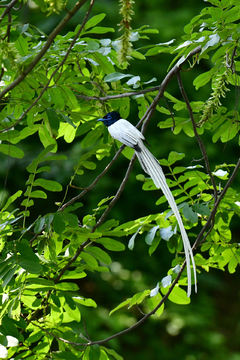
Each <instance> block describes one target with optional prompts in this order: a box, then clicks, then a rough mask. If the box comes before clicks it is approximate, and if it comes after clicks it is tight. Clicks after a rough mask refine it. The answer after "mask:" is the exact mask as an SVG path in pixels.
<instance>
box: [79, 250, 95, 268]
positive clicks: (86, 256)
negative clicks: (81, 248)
mask: <svg viewBox="0 0 240 360" xmlns="http://www.w3.org/2000/svg"><path fill="white" fill-rule="evenodd" d="M81 258H82V259H83V260H84V261H85V263H86V264H87V265H88V266H89V267H90V268H92V269H94V268H97V267H98V262H97V260H96V259H95V257H93V256H92V255H91V254H88V253H86V252H82V253H81Z"/></svg>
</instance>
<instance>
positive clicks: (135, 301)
mask: <svg viewBox="0 0 240 360" xmlns="http://www.w3.org/2000/svg"><path fill="white" fill-rule="evenodd" d="M149 294H150V290H144V291H143V292H140V293H137V294H135V295H134V296H133V297H132V299H131V301H130V303H129V306H128V309H129V308H131V307H132V306H133V305H136V304H137V305H138V304H141V303H142V302H143V300H144V299H145V297H146V296H148V295H149Z"/></svg>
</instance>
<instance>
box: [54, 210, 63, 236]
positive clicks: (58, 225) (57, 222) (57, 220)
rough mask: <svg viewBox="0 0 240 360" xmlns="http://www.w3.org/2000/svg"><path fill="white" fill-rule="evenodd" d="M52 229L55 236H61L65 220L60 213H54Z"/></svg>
mask: <svg viewBox="0 0 240 360" xmlns="http://www.w3.org/2000/svg"><path fill="white" fill-rule="evenodd" d="M53 229H54V231H56V233H57V234H59V235H61V234H62V233H63V231H64V230H65V219H64V216H63V214H62V212H56V213H55V214H54V218H53Z"/></svg>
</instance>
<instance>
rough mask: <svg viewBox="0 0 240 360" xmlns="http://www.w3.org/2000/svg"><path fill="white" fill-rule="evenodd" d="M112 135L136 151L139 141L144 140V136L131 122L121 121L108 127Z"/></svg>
mask: <svg viewBox="0 0 240 360" xmlns="http://www.w3.org/2000/svg"><path fill="white" fill-rule="evenodd" d="M108 131H109V133H110V135H111V136H112V137H113V138H114V139H116V140H119V141H121V142H122V143H123V144H125V145H127V146H129V147H131V148H133V149H135V148H136V146H137V145H138V142H139V140H144V139H145V138H144V136H143V134H142V133H141V132H140V131H139V130H138V129H137V128H135V126H133V125H132V124H131V123H130V122H129V121H127V120H124V119H120V120H118V121H116V122H115V123H114V124H112V125H110V126H109V127H108Z"/></svg>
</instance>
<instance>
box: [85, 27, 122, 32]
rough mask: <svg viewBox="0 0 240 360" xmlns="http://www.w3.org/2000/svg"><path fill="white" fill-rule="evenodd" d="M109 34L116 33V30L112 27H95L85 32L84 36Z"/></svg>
mask: <svg viewBox="0 0 240 360" xmlns="http://www.w3.org/2000/svg"><path fill="white" fill-rule="evenodd" d="M107 32H115V30H114V29H113V28H110V27H102V26H101V27H100V26H95V27H94V28H92V29H91V30H88V31H85V32H84V34H105V33H107Z"/></svg>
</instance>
